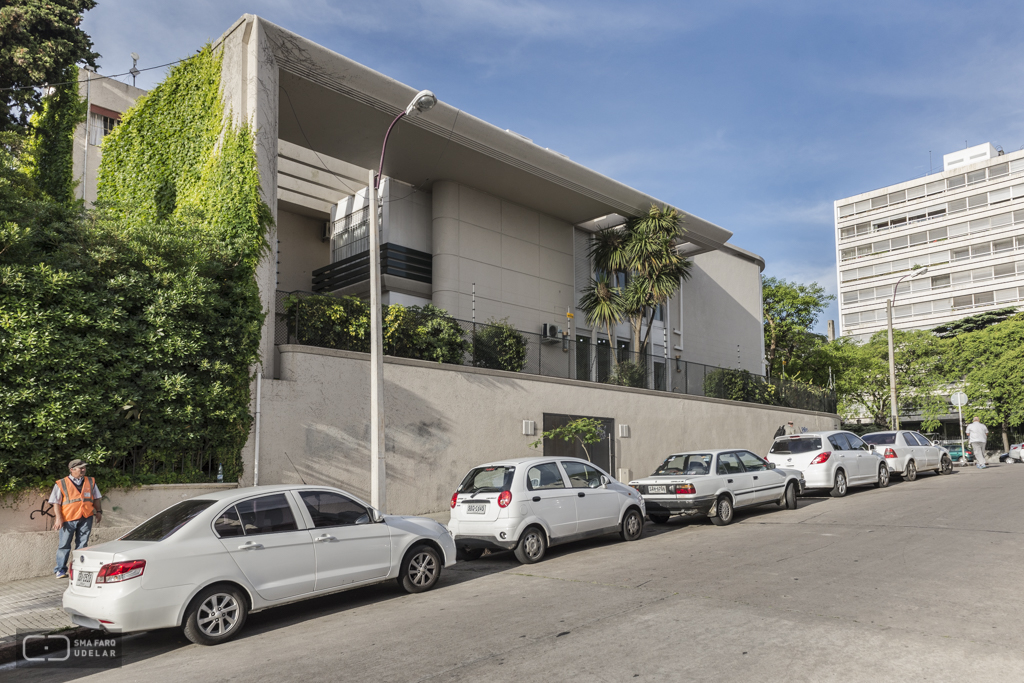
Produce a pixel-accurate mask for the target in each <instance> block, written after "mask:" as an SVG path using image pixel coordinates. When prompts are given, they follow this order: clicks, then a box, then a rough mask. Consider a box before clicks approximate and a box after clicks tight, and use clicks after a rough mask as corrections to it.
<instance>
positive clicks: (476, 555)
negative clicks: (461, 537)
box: [455, 548, 484, 562]
mask: <svg viewBox="0 0 1024 683" xmlns="http://www.w3.org/2000/svg"><path fill="white" fill-rule="evenodd" d="M483 554H484V549H483V548H459V550H458V552H457V553H456V555H455V559H456V560H457V561H459V562H473V561H474V560H479V559H480V558H481V557H482V556H483Z"/></svg>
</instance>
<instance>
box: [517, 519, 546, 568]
mask: <svg viewBox="0 0 1024 683" xmlns="http://www.w3.org/2000/svg"><path fill="white" fill-rule="evenodd" d="M547 550H548V539H547V538H546V537H545V536H544V531H543V530H542V529H540V528H539V527H535V526H531V527H528V528H527V529H526V531H524V532H523V535H522V536H521V537H520V538H519V545H517V546H516V559H517V560H519V561H520V562H522V563H523V564H533V563H534V562H540V561H541V560H543V559H544V553H546V552H547Z"/></svg>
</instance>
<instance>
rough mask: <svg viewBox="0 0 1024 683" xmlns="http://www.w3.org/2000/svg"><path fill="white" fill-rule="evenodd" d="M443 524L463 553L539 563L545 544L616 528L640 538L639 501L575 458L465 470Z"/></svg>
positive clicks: (494, 464)
mask: <svg viewBox="0 0 1024 683" xmlns="http://www.w3.org/2000/svg"><path fill="white" fill-rule="evenodd" d="M451 507H452V517H451V521H450V522H448V529H449V530H450V531H451V533H452V536H454V538H455V545H456V546H457V547H458V549H459V551H460V553H461V554H462V557H463V558H465V559H469V560H472V559H475V558H478V557H480V555H481V554H482V553H483V551H484V550H486V549H492V550H515V554H516V558H517V559H518V560H519V561H520V562H522V563H524V564H529V563H532V562H539V561H540V560H541V559H543V558H544V553H545V552H547V548H548V547H549V546H553V545H558V544H560V543H568V542H569V541H575V540H579V539H582V538H588V537H591V536H600V535H603V534H610V533H616V532H618V533H619V534H620V535H621V536H622V538H623V540H626V541H635V540H636V539H638V538H640V537H641V536H642V535H643V530H644V514H645V511H644V501H643V498H642V497H641V496H640V494H639V493H637V492H636V491H634V490H633V489H631V488H630V487H628V486H624V485H623V484H620V483H619V482H617V481H615V479H613V478H612V477H611V476H610V475H609V474H608V473H607V472H605V471H604V470H602V469H600V468H599V467H597V466H596V465H594V464H592V463H589V462H587V461H586V460H579V459H577V458H524V459H522V460H502V461H500V462H492V463H487V464H486V465H480V466H479V467H474V468H473V469H472V470H470V472H469V474H467V475H466V477H465V479H463V480H462V484H461V485H460V486H459V490H458V491H456V492H455V493H454V494H453V495H452V500H451Z"/></svg>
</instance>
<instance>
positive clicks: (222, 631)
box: [64, 486, 455, 645]
mask: <svg viewBox="0 0 1024 683" xmlns="http://www.w3.org/2000/svg"><path fill="white" fill-rule="evenodd" d="M454 562H455V544H454V543H453V542H452V537H451V535H450V534H449V533H448V530H447V529H446V528H445V527H444V526H443V525H441V524H439V523H438V522H435V521H434V520H432V519H427V518H423V517H398V516H391V515H382V514H381V513H380V512H378V511H377V510H375V509H373V508H372V507H370V506H369V505H367V504H366V503H364V502H362V501H360V500H359V499H357V498H355V497H353V496H351V495H349V494H347V493H345V492H344V491H340V490H338V489H333V488H328V487H322V486H260V487H254V488H244V489H235V490H232V491H224V492H217V493H210V494H204V495H202V496H199V497H196V498H191V499H189V500H183V501H181V502H180V503H175V504H174V505H172V506H171V507H169V508H167V509H166V510H164V511H163V512H160V513H159V514H157V515H156V516H154V517H152V518H150V519H149V520H147V521H145V522H143V523H142V524H141V525H139V526H138V527H136V528H135V529H133V530H132V531H130V532H129V533H127V534H126V535H124V536H122V537H121V538H120V539H118V540H116V541H111V542H110V543H102V544H100V545H97V546H90V547H89V548H87V549H85V550H75V551H74V552H73V554H72V567H71V572H70V574H71V579H70V581H69V584H70V585H69V586H68V588H67V590H66V591H65V592H64V611H65V612H67V613H68V614H70V615H71V620H72V621H73V622H74V623H76V624H78V625H79V626H86V627H88V628H93V629H101V630H104V631H109V632H112V633H127V632H130V631H146V630H150V629H157V628H168V627H175V626H181V627H183V629H184V631H185V635H186V637H188V639H189V640H191V641H192V642H194V643H199V644H202V645H214V644H216V643H220V642H223V641H225V640H228V639H229V638H231V637H233V636H234V635H235V634H237V633H238V631H239V630H240V629H241V628H242V625H243V624H244V623H245V619H246V616H247V615H248V614H249V613H250V612H254V611H257V610H262V609H265V608H267V607H273V606H275V605H280V604H283V603H287V602H295V601H297V600H304V599H307V598H313V597H317V596H320V595H325V594H327V593H334V592H337V591H343V590H348V589H349V588H356V587H359V586H365V585H368V584H373V583H378V582H381V581H386V580H388V579H397V580H398V582H399V584H400V585H401V586H402V587H403V588H404V589H405V590H406V591H408V592H410V593H419V592H421V591H425V590H429V589H431V588H433V587H434V586H435V585H436V584H437V581H438V579H439V578H440V576H441V569H442V567H447V566H450V565H452V564H454Z"/></svg>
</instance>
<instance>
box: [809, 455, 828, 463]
mask: <svg viewBox="0 0 1024 683" xmlns="http://www.w3.org/2000/svg"><path fill="white" fill-rule="evenodd" d="M830 455H832V454H831V453H818V454H817V455H816V456H814V460H812V461H811V464H812V465H820V464H821V463H823V462H826V461H827V460H828V456H830Z"/></svg>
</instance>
